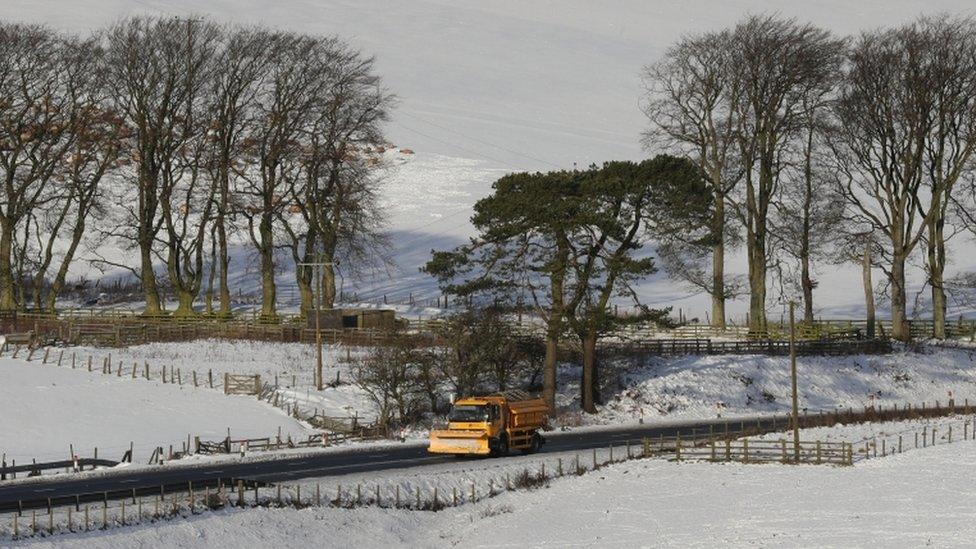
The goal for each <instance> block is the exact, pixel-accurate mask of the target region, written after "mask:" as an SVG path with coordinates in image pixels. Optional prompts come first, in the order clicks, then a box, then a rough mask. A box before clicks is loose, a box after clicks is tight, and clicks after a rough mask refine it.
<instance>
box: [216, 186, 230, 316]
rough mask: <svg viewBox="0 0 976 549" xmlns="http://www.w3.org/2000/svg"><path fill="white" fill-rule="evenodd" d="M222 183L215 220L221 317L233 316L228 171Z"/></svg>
mask: <svg viewBox="0 0 976 549" xmlns="http://www.w3.org/2000/svg"><path fill="white" fill-rule="evenodd" d="M222 177H223V179H222V181H221V183H220V202H219V204H218V205H217V217H216V220H215V223H216V227H217V264H218V267H219V270H220V309H219V310H218V311H217V313H218V314H219V315H220V316H221V317H229V316H230V315H231V303H230V286H229V285H228V282H227V278H228V275H227V268H228V266H229V265H230V257H229V255H228V252H227V221H226V217H225V215H226V211H227V202H228V200H227V197H228V187H229V185H230V184H229V182H228V181H227V179H226V178H227V174H226V169H225V171H224V174H223V176H222Z"/></svg>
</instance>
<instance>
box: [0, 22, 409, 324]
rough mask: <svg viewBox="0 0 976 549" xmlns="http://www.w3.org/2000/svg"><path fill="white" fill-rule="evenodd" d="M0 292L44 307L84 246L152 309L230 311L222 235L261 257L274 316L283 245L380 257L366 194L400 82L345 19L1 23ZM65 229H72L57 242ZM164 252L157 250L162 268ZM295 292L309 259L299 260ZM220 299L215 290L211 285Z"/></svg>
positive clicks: (381, 240)
mask: <svg viewBox="0 0 976 549" xmlns="http://www.w3.org/2000/svg"><path fill="white" fill-rule="evenodd" d="M0 57H2V59H0V176H2V179H3V181H2V183H0V186H2V189H0V309H17V308H25V307H28V306H31V305H33V306H34V307H42V306H44V307H46V308H48V309H51V310H53V308H54V305H55V300H56V298H57V295H58V292H59V291H60V290H61V289H62V287H63V286H64V284H65V278H66V276H67V273H68V269H69V268H70V265H71V263H72V262H73V261H75V259H76V256H77V252H78V250H79V248H81V247H82V246H84V245H85V244H89V245H91V246H92V247H93V248H94V247H95V246H96V245H97V244H98V243H100V242H105V241H106V240H108V241H111V242H114V243H116V244H119V245H120V246H121V247H122V248H123V249H124V250H125V251H127V252H129V251H131V252H132V253H131V256H130V257H131V258H132V260H120V259H118V258H107V257H103V258H100V259H99V260H98V261H97V263H98V264H100V265H103V266H114V267H119V268H123V269H127V270H129V271H130V272H131V273H132V274H133V276H134V277H135V278H136V279H138V280H139V281H140V284H141V287H142V291H143V294H144V297H145V302H146V308H145V312H146V314H150V315H157V314H161V313H163V304H162V299H161V290H160V288H161V285H163V284H165V285H166V286H167V287H168V288H170V289H171V290H172V292H173V293H174V294H175V296H176V298H177V301H178V303H179V305H178V308H177V309H176V311H175V314H177V315H186V316H190V315H194V314H196V313H195V312H194V308H193V306H194V303H195V302H197V301H198V300H199V299H200V297H201V296H202V295H204V296H206V298H205V301H206V309H207V312H215V313H219V314H222V315H227V314H229V313H230V306H231V303H230V299H231V288H230V280H229V279H228V273H229V271H230V261H231V260H230V253H229V248H230V242H231V240H232V239H233V238H234V237H235V236H236V237H238V240H241V241H250V242H251V244H252V245H253V248H254V251H255V253H256V255H257V257H258V258H259V262H260V273H261V281H262V307H261V312H262V315H263V316H264V317H266V318H274V317H275V292H276V287H275V284H276V283H275V272H276V270H277V269H279V266H278V263H280V257H279V255H280V250H282V249H285V250H288V251H289V252H290V255H291V259H293V260H294V261H295V262H296V263H297V262H312V261H314V262H324V263H326V264H327V265H326V268H325V269H324V270H323V275H322V280H321V281H320V282H321V284H322V288H323V292H322V299H323V302H324V303H323V305H324V306H327V307H328V306H331V305H332V303H333V301H334V299H335V295H336V268H337V266H338V265H339V264H340V263H344V262H346V261H348V262H349V263H350V264H355V265H359V266H362V265H370V264H375V262H376V261H382V260H383V255H384V250H385V247H386V241H385V235H384V233H383V231H382V225H383V215H382V212H381V211H380V209H379V207H378V205H377V201H376V195H377V192H378V188H379V184H380V177H379V174H380V169H381V168H382V162H381V158H380V156H379V154H378V152H379V151H380V150H382V149H381V148H382V146H383V144H384V143H385V139H384V136H383V132H382V125H383V123H384V122H385V121H386V120H387V118H388V116H389V112H390V109H391V107H392V105H393V101H394V98H393V96H392V95H391V94H390V93H389V92H388V91H387V90H386V89H385V87H384V86H383V84H382V82H381V80H380V78H379V76H378V75H377V74H376V72H375V68H374V63H373V59H372V58H370V57H367V56H364V55H363V54H361V53H360V52H358V51H356V50H354V49H353V48H351V47H350V46H349V45H348V44H346V43H345V42H344V41H342V40H341V39H340V38H337V37H316V36H306V35H300V34H295V33H290V32H283V31H273V30H269V29H263V28H239V27H231V26H223V25H218V24H216V23H214V22H211V21H207V20H180V19H174V18H150V17H136V18H129V19H124V20H121V21H119V22H118V23H116V24H114V25H112V26H111V27H110V28H107V29H104V30H102V31H99V32H97V33H95V35H94V36H92V37H90V38H79V37H76V36H72V35H66V34H62V33H58V32H55V31H53V30H51V29H48V28H45V27H40V26H29V25H19V24H9V23H0ZM65 243H66V244H65ZM160 266H162V268H160ZM295 276H296V283H297V285H298V287H299V289H300V293H301V297H302V308H303V310H309V309H310V308H311V307H312V306H313V303H312V300H313V297H312V296H313V293H312V290H311V288H312V287H313V285H314V283H316V282H319V281H314V280H312V271H311V270H310V269H296V275H295ZM215 301H216V303H215Z"/></svg>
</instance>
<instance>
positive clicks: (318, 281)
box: [298, 261, 332, 391]
mask: <svg viewBox="0 0 976 549" xmlns="http://www.w3.org/2000/svg"><path fill="white" fill-rule="evenodd" d="M298 265H299V266H300V267H311V268H312V269H313V272H312V276H314V277H315V286H314V287H313V288H314V296H313V299H314V300H315V389H316V390H318V391H321V390H322V389H323V387H324V385H325V383H324V382H323V375H322V326H321V324H320V321H321V317H322V315H321V312H322V311H321V309H320V305H321V303H322V267H325V266H326V265H332V262H331V261H322V262H316V263H299V264H298Z"/></svg>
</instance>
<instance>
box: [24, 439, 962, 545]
mask: <svg viewBox="0 0 976 549" xmlns="http://www.w3.org/2000/svg"><path fill="white" fill-rule="evenodd" d="M974 466H976V444H974V443H973V442H971V441H967V442H959V443H956V444H952V445H942V446H938V447H936V448H928V449H926V450H925V451H918V452H908V453H904V454H900V455H897V456H891V457H887V458H885V459H878V460H870V461H866V462H863V463H860V464H858V465H856V466H854V467H816V466H799V467H797V466H788V465H776V464H772V465H740V464H707V463H694V462H683V463H675V462H667V461H663V460H637V461H629V462H624V463H619V464H616V465H611V466H607V467H605V468H602V469H600V470H599V471H598V472H595V473H589V474H585V475H583V476H581V477H573V476H570V477H566V478H562V479H557V480H553V481H551V482H550V484H549V485H548V486H546V487H544V488H539V489H535V490H530V491H524V490H522V491H515V492H504V493H501V494H499V495H496V496H495V497H491V498H483V499H481V500H480V501H478V502H477V503H474V504H470V505H462V506H460V507H455V508H447V509H445V510H443V511H440V512H436V513H432V512H428V511H410V510H404V509H379V508H375V507H367V508H358V509H336V508H331V507H314V506H313V507H310V508H307V509H302V510H295V509H288V508H285V509H274V508H258V509H249V510H244V511H239V510H228V511H220V512H214V513H205V514H202V515H198V516H195V517H192V518H190V519H188V520H176V521H165V522H162V523H155V524H151V525H146V526H141V527H127V528H113V529H109V530H105V531H98V532H92V533H87V534H80V535H71V536H57V537H54V538H51V539H47V540H46V539H37V540H33V541H28V542H24V545H30V546H34V547H53V546H59V547H65V546H69V547H70V546H78V547H82V546H83V547H94V548H106V549H108V548H113V549H114V548H116V547H133V546H166V547H217V546H221V547H225V546H286V545H287V546H291V545H295V544H296V542H297V543H298V544H301V543H302V542H308V543H315V542H321V541H322V540H328V541H327V543H328V544H329V545H332V546H337V547H338V546H345V547H350V546H368V547H375V546H381V545H397V546H410V547H447V546H462V545H463V546H468V547H541V546H555V547H592V546H600V547H618V546H619V547H631V546H655V547H661V546H665V547H713V546H716V545H726V546H801V547H851V546H868V545H877V544H879V543H881V544H884V545H887V546H897V547H909V546H920V545H933V546H938V547H949V546H959V547H962V546H971V540H972V539H973V536H974V535H976V523H974V522H973V521H972V520H971V518H972V517H971V512H969V511H968V510H969V509H971V508H972V506H973V505H976V488H974V487H972V486H971V485H970V483H966V482H964V479H966V478H969V476H970V474H971V470H972V468H973V467H974Z"/></svg>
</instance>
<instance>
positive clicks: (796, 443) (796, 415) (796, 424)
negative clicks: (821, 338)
mask: <svg viewBox="0 0 976 549" xmlns="http://www.w3.org/2000/svg"><path fill="white" fill-rule="evenodd" d="M795 309H796V302H795V301H790V378H791V379H792V382H793V383H792V385H793V418H792V419H793V459H794V460H795V461H796V463H800V403H799V397H798V396H797V389H796V318H795V316H796V313H795Z"/></svg>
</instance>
